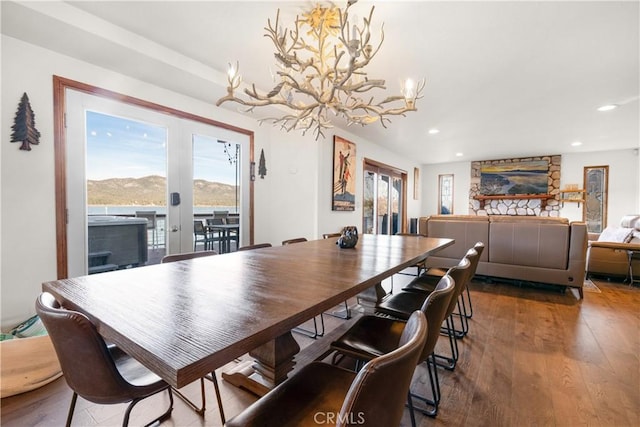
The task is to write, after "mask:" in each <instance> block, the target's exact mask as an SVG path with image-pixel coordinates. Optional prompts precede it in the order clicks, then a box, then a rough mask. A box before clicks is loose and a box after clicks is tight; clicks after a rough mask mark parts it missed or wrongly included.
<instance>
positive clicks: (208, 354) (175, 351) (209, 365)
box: [42, 234, 454, 387]
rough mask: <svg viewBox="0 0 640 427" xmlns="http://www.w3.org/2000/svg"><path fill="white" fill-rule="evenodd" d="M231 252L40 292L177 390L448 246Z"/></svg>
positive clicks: (403, 242) (411, 240)
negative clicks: (93, 325) (83, 316)
mask: <svg viewBox="0 0 640 427" xmlns="http://www.w3.org/2000/svg"><path fill="white" fill-rule="evenodd" d="M335 241H336V239H335V238H334V239H323V240H313V241H309V242H304V243H297V244H295V245H287V246H278V247H272V248H263V249H256V250H251V251H242V252H234V253H229V254H225V255H218V256H210V257H202V258H196V259H192V260H186V261H179V262H173V263H167V264H158V265H152V266H147V267H139V268H133V269H127V270H119V271H113V272H107V273H102V274H95V275H91V276H82V277H77V278H71V279H64V280H58V281H52V282H46V283H43V285H42V288H43V290H44V291H47V292H51V293H52V294H53V295H55V297H56V298H57V299H58V301H60V302H61V303H62V305H63V306H65V307H67V308H69V309H73V310H77V311H80V312H83V313H85V314H86V315H87V316H89V317H90V318H91V319H92V320H93V321H94V322H95V323H96V326H97V328H98V331H99V332H100V334H101V335H102V336H103V337H105V339H106V340H107V341H110V342H113V343H114V344H116V345H118V346H120V347H121V348H122V349H123V350H124V351H126V352H127V353H129V354H130V355H132V356H133V357H135V358H136V359H138V360H139V361H140V362H142V363H143V364H144V365H145V366H147V368H149V369H151V370H152V371H154V372H155V373H156V374H158V375H159V376H160V377H162V378H163V379H164V380H165V381H167V382H168V383H169V384H171V385H173V386H175V387H182V386H184V385H186V384H189V383H190V382H192V381H194V380H196V379H198V378H200V377H202V376H204V375H205V374H207V373H209V372H211V371H212V370H214V369H216V368H219V367H220V366H222V365H224V364H225V363H228V362H229V361H231V360H233V359H234V358H236V357H239V356H241V355H243V354H245V353H247V352H249V351H250V350H252V349H254V348H256V347H257V346H259V345H261V344H264V343H267V342H269V341H270V340H272V339H275V338H276V337H278V336H280V335H282V334H283V333H285V332H287V331H289V330H291V329H293V328H294V327H295V326H298V325H299V324H301V323H302V322H304V321H306V320H308V319H311V318H312V317H313V316H315V315H318V314H320V313H322V312H324V311H326V310H328V309H330V308H331V307H333V306H335V305H337V304H339V303H341V302H342V301H344V300H346V299H347V298H349V297H352V296H354V295H356V294H358V293H359V292H361V291H363V290H365V289H366V288H368V287H370V286H372V285H374V284H376V283H378V282H380V281H381V280H382V279H385V278H387V277H389V276H391V275H392V274H394V273H397V272H398V271H401V270H402V269H404V268H406V267H408V266H411V265H413V264H415V263H416V262H419V261H422V260H423V259H425V258H426V257H427V256H428V255H429V254H430V253H432V252H435V251H437V250H439V249H442V248H444V247H446V246H449V245H451V244H453V242H454V241H453V240H452V239H436V238H428V237H414V236H408V237H407V236H380V235H369V234H364V235H361V236H360V240H359V242H358V245H357V246H356V247H355V248H354V249H341V248H339V247H338V246H337V245H336V244H335Z"/></svg>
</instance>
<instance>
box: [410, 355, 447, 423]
mask: <svg viewBox="0 0 640 427" xmlns="http://www.w3.org/2000/svg"><path fill="white" fill-rule="evenodd" d="M435 362H436V361H435V358H434V357H433V354H431V355H430V356H429V357H428V358H427V360H426V361H425V363H426V365H427V372H428V373H429V382H430V384H431V394H432V396H433V399H428V398H426V397H424V396H420V395H418V394H416V393H412V392H411V391H409V393H411V397H412V398H416V399H418V400H421V401H422V402H424V403H425V404H426V405H427V406H428V407H423V408H417V407H416V409H417V410H419V411H420V412H422V413H423V414H424V415H426V416H428V417H435V416H436V415H438V404H439V403H440V380H439V379H438V369H437V367H436V363H435Z"/></svg>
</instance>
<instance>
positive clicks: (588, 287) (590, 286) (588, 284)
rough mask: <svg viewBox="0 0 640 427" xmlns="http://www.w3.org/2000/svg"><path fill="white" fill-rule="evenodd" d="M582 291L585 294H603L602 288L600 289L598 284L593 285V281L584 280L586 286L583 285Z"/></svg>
mask: <svg viewBox="0 0 640 427" xmlns="http://www.w3.org/2000/svg"><path fill="white" fill-rule="evenodd" d="M582 289H583V290H584V291H585V292H594V293H596V294H600V293H602V291H601V290H600V288H598V287H597V286H596V284H595V283H593V281H591V279H584V284H583V285H582Z"/></svg>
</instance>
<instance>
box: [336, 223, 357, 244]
mask: <svg viewBox="0 0 640 427" xmlns="http://www.w3.org/2000/svg"><path fill="white" fill-rule="evenodd" d="M357 243H358V228H357V227H356V226H353V225H351V226H347V227H344V228H343V229H342V234H341V235H340V237H339V238H338V241H337V242H336V245H338V246H340V247H341V248H354V247H355V246H356V244H357Z"/></svg>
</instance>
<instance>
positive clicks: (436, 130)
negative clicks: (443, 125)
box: [429, 129, 440, 135]
mask: <svg viewBox="0 0 640 427" xmlns="http://www.w3.org/2000/svg"><path fill="white" fill-rule="evenodd" d="M437 133H440V129H429V135H435V134H437Z"/></svg>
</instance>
